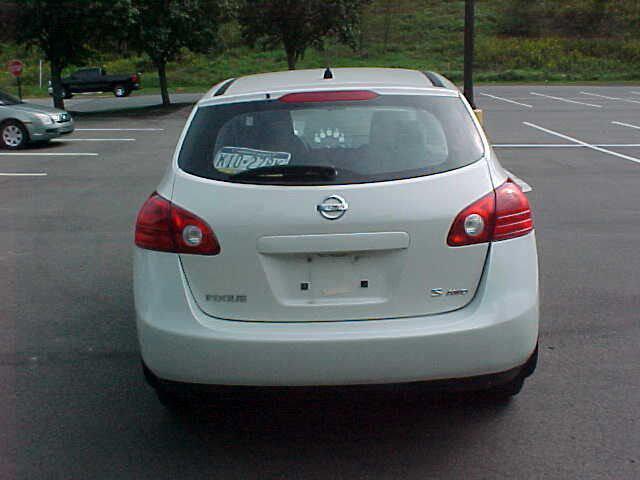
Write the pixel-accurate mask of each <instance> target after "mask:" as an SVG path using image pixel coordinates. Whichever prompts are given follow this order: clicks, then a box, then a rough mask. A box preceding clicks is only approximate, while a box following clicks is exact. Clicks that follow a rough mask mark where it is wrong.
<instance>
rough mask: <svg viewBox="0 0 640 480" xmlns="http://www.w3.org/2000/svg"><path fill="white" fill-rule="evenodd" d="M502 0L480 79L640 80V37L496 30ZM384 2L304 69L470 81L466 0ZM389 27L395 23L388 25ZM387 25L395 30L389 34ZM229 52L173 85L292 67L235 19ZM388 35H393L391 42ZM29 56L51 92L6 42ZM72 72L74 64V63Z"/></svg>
mask: <svg viewBox="0 0 640 480" xmlns="http://www.w3.org/2000/svg"><path fill="white" fill-rule="evenodd" d="M498 4H499V2H495V1H492V0H480V1H479V2H478V7H477V23H476V29H477V40H476V43H477V44H476V62H475V63H476V73H475V78H476V80H477V81H478V82H500V83H506V82H517V83H525V82H633V81H639V80H640V39H638V38H637V36H635V38H634V37H633V36H632V37H630V36H627V37H607V38H571V37H569V38H567V37H542V38H520V37H518V38H516V37H504V36H499V35H498V34H497V33H496V32H497V31H498V30H499V29H498V28H497V24H498V23H497V22H498V18H499V12H498V11H497V8H498V7H497V5H498ZM382 5H383V2H382V1H381V0H379V1H378V2H374V4H373V5H372V7H371V8H370V9H369V11H368V12H367V13H366V14H365V16H364V20H363V34H362V36H361V38H360V41H359V45H358V46H357V48H356V49H355V50H353V49H351V48H348V47H345V46H342V45H337V44H334V43H331V42H328V43H327V45H326V48H325V49H324V50H323V51H319V50H315V49H310V50H308V51H307V54H306V56H305V57H304V59H302V60H301V61H300V62H299V64H298V68H321V67H325V66H327V65H331V66H334V67H342V66H356V67H357V66H379V67H405V68H415V69H423V70H424V69H431V70H436V71H440V72H442V73H444V74H445V75H446V76H448V77H449V78H451V79H452V80H454V81H456V82H460V81H461V80H462V61H463V42H462V38H463V29H464V22H463V12H464V2H463V1H451V2H433V1H429V0H398V1H397V2H395V3H394V7H393V12H392V14H391V15H388V16H387V15H385V11H384V8H383V7H382ZM387 26H388V29H387ZM385 30H387V31H388V35H385V34H384V32H385ZM385 36H386V39H385ZM221 37H222V38H221V40H220V43H221V44H222V47H223V48H222V49H221V50H222V53H211V54H194V53H191V52H188V51H184V52H183V54H182V55H181V58H180V59H179V61H176V62H172V63H170V64H169V65H168V79H169V85H170V90H171V91H172V92H201V91H204V90H206V89H208V88H210V87H211V86H212V85H213V84H215V83H217V82H218V81H221V80H223V79H225V78H230V77H237V76H240V75H247V74H251V73H260V72H268V71H275V70H284V69H286V68H287V65H286V58H285V55H284V52H283V51H281V50H269V51H259V50H253V49H249V48H247V47H243V46H242V45H241V44H240V39H239V35H238V29H237V27H235V26H234V25H233V24H228V25H226V26H225V27H224V28H223V30H222V35H221ZM385 40H386V41H385ZM11 58H21V59H23V61H24V62H25V64H26V70H25V74H24V77H23V92H24V96H42V95H46V94H47V93H46V81H47V80H48V65H46V64H45V74H44V79H45V80H44V83H45V85H44V88H42V89H40V88H38V58H39V55H38V52H36V51H25V50H24V49H23V48H20V47H18V46H15V45H0V64H5V63H6V61H7V60H9V59H11ZM87 65H101V66H104V67H105V68H106V69H107V71H109V72H112V73H134V72H141V73H142V86H143V89H144V90H143V91H144V92H145V93H155V92H157V91H159V82H158V76H157V73H156V72H155V69H154V67H153V65H152V64H151V62H150V61H149V59H148V58H146V57H145V56H140V55H135V54H131V55H128V56H126V57H123V58H119V57H117V56H116V55H114V54H109V53H104V54H101V55H96V57H95V58H93V59H91V60H90V61H88V62H87ZM67 70H68V71H71V70H73V68H69V69H67ZM0 89H4V90H9V91H12V92H15V91H16V89H15V81H14V79H13V78H12V77H11V76H10V75H9V74H8V73H7V72H6V71H3V72H2V73H1V74H0Z"/></svg>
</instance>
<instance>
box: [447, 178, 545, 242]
mask: <svg viewBox="0 0 640 480" xmlns="http://www.w3.org/2000/svg"><path fill="white" fill-rule="evenodd" d="M532 230H533V218H532V217H531V208H530V206H529V200H527V197H526V196H525V194H524V193H523V192H522V190H521V189H520V187H518V186H517V185H516V184H515V183H513V181H512V180H511V179H509V180H507V181H506V182H505V183H503V184H502V185H500V186H499V187H498V188H496V189H495V190H494V191H492V192H490V193H488V194H487V195H485V196H484V197H482V198H480V199H479V200H476V201H475V202H473V203H472V204H471V205H469V206H468V207H467V208H465V209H464V210H462V211H461V212H460V213H459V214H458V216H457V217H456V219H455V220H454V221H453V225H451V229H450V230H449V235H448V237H447V244H448V245H449V246H452V247H460V246H463V245H473V244H474V243H486V242H495V241H499V240H507V239H509V238H516V237H521V236H523V235H526V234H527V233H529V232H530V231H532Z"/></svg>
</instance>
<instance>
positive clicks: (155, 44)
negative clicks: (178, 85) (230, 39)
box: [132, 0, 228, 106]
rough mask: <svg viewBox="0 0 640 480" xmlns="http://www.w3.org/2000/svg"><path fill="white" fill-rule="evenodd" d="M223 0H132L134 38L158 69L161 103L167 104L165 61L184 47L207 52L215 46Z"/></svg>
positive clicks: (223, 6) (224, 7)
mask: <svg viewBox="0 0 640 480" xmlns="http://www.w3.org/2000/svg"><path fill="white" fill-rule="evenodd" d="M227 3H228V2H225V1H214V0H133V5H134V6H135V10H136V14H135V18H136V21H135V27H134V35H133V36H134V39H135V40H134V41H133V42H132V43H133V44H135V43H136V42H137V45H138V47H137V48H139V49H140V50H142V51H143V52H145V53H146V54H147V55H148V56H149V58H150V59H151V61H152V62H153V64H154V65H155V67H156V68H157V69H158V77H159V79H160V91H161V93H162V104H163V105H165V106H166V105H169V104H170V103H171V100H170V98H169V91H168V89H167V62H169V61H171V60H175V59H176V58H177V57H178V55H179V54H180V51H181V50H182V49H183V48H188V49H189V50H192V51H195V52H206V51H208V50H211V49H212V48H214V46H215V40H216V36H217V31H218V26H219V23H220V22H221V21H222V19H223V17H224V14H225V13H226V11H227Z"/></svg>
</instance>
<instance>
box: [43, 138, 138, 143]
mask: <svg viewBox="0 0 640 480" xmlns="http://www.w3.org/2000/svg"><path fill="white" fill-rule="evenodd" d="M51 141H52V142H55V143H65V142H135V141H136V139H135V138H54V139H53V140H51Z"/></svg>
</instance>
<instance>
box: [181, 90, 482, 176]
mask: <svg viewBox="0 0 640 480" xmlns="http://www.w3.org/2000/svg"><path fill="white" fill-rule="evenodd" d="M482 154H483V147H482V142H481V140H480V136H479V134H478V132H477V130H476V128H475V126H474V124H473V122H472V120H471V117H470V115H469V113H468V111H467V110H466V108H465V107H464V105H463V103H462V101H461V100H460V99H459V98H457V97H435V96H424V95H423V96H396V95H393V96H391V95H389V96H380V97H378V98H376V99H374V100H367V101H358V102H331V103H297V104H296V103H293V104H290V103H282V102H279V101H277V100H276V101H265V102H247V103H235V104H227V105H221V106H211V107H203V108H201V109H200V110H199V111H198V112H197V113H196V115H195V118H194V120H193V122H192V124H191V126H190V128H189V131H188V132H187V135H186V138H185V141H184V143H183V147H182V150H181V152H180V155H179V165H180V167H181V168H182V169H184V170H185V171H187V172H189V173H192V174H194V175H198V176H201V177H205V178H210V179H216V180H225V181H234V175H236V174H238V173H241V172H245V171H247V170H252V169H256V168H260V167H269V166H278V165H292V166H293V165H307V166H308V165H313V166H330V167H335V169H336V171H337V175H336V176H335V177H334V178H331V179H325V180H323V181H322V182H318V179H317V178H315V179H314V184H318V183H327V184H333V183H363V182H374V181H385V180H395V179H402V178H411V177H416V176H422V175H430V174H435V173H441V172H446V171H449V170H452V169H455V168H459V167H462V166H465V165H468V164H470V163H472V162H474V161H476V160H478V159H479V158H480V157H481V156H482ZM281 180H282V179H281ZM243 181H245V180H243ZM273 181H274V180H273V179H264V178H260V179H257V180H256V183H265V182H267V183H273ZM277 183H305V181H304V179H300V178H296V179H295V180H294V181H293V182H292V181H278V182H277Z"/></svg>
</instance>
